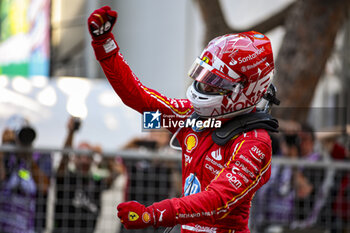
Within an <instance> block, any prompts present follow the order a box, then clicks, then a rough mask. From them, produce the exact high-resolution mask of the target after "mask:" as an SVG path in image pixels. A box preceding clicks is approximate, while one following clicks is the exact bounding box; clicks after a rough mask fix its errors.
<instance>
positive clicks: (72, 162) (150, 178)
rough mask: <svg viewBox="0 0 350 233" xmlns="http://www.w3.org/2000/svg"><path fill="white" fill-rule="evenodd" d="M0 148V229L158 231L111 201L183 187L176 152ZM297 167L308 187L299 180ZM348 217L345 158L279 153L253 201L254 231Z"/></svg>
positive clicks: (157, 196) (308, 226)
mask: <svg viewBox="0 0 350 233" xmlns="http://www.w3.org/2000/svg"><path fill="white" fill-rule="evenodd" d="M0 153H1V154H2V158H1V159H2V161H3V165H4V166H3V167H1V166H0V178H1V179H0V180H1V181H0V184H1V186H0V187H1V189H0V232H48V233H49V232H70V233H71V232H96V233H100V232H113V233H117V232H163V231H164V229H163V228H160V229H156V230H154V229H153V228H149V229H146V230H133V231H128V230H125V229H124V228H123V227H122V226H121V225H120V223H119V221H118V220H117V217H116V215H117V211H116V206H117V204H118V203H120V202H122V201H125V200H137V201H139V202H141V203H143V204H145V205H148V204H151V203H153V202H156V201H160V200H163V199H166V198H171V197H177V196H180V195H181V192H182V190H181V157H180V154H159V153H146V152H144V153H143V152H140V151H134V152H125V151H120V152H115V153H105V154H104V155H103V157H101V156H100V155H97V154H94V153H91V152H88V151H83V150H60V149H50V148H41V149H40V148H39V149H31V150H29V151H28V150H25V149H20V148H15V147H11V146H2V147H0ZM15 153H16V156H14V154H15ZM29 158H30V159H29ZM0 165H1V164H0ZM301 174H304V176H305V177H304V179H306V178H307V180H308V181H307V182H306V184H308V185H309V186H308V188H305V187H303V186H302V185H301V184H298V180H303V179H302V178H301V177H302V176H301ZM304 181H305V180H304ZM310 187H311V188H310ZM348 222H350V163H347V162H345V161H332V160H329V159H328V160H327V159H326V160H324V161H322V162H310V161H303V160H288V159H283V158H277V157H276V158H274V159H273V166H272V175H271V179H270V181H269V182H268V184H266V185H265V186H264V187H263V188H261V189H260V190H259V191H258V192H257V193H256V195H255V197H254V199H253V201H252V209H251V217H250V229H251V231H252V232H259V233H260V232H269V233H272V232H276V233H277V232H309V233H311V232H350V230H349V228H348ZM179 229H180V228H179V226H177V227H175V228H174V229H173V232H179Z"/></svg>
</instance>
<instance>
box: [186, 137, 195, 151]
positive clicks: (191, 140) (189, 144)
mask: <svg viewBox="0 0 350 233" xmlns="http://www.w3.org/2000/svg"><path fill="white" fill-rule="evenodd" d="M197 144H198V138H197V136H196V135H195V134H189V135H187V137H186V138H185V145H186V151H187V152H191V151H192V150H193V149H194V148H196V146H197Z"/></svg>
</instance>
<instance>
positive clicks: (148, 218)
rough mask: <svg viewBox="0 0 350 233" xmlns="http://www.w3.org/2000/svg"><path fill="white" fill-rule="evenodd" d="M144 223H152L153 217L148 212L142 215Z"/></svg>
mask: <svg viewBox="0 0 350 233" xmlns="http://www.w3.org/2000/svg"><path fill="white" fill-rule="evenodd" d="M142 221H143V222H144V223H149V221H151V215H150V214H149V213H148V212H144V213H143V214H142Z"/></svg>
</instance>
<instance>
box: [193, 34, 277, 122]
mask: <svg viewBox="0 0 350 233" xmlns="http://www.w3.org/2000/svg"><path fill="white" fill-rule="evenodd" d="M273 71H274V62H273V54H272V48H271V43H270V40H269V39H268V38H267V37H266V36H265V35H263V34H261V33H258V32H254V31H250V32H243V33H239V34H228V35H224V36H220V37H217V38H215V39H213V40H212V41H210V42H209V44H208V46H207V47H206V48H205V49H204V51H203V52H202V54H201V56H200V57H199V58H197V59H196V60H195V62H194V64H193V65H192V67H191V69H190V71H189V76H190V77H191V78H193V79H194V80H195V81H194V82H193V83H192V85H191V86H190V87H189V88H188V90H187V98H188V99H189V100H190V102H191V103H192V105H193V107H194V110H195V112H196V113H197V114H198V115H200V116H202V117H217V118H220V117H232V116H235V115H239V114H242V113H247V112H249V111H251V110H253V109H254V107H255V106H256V105H257V104H258V102H259V101H260V100H261V99H262V97H263V96H264V94H265V93H266V91H267V89H268V87H269V86H270V84H271V82H272V77H273V75H272V74H273Z"/></svg>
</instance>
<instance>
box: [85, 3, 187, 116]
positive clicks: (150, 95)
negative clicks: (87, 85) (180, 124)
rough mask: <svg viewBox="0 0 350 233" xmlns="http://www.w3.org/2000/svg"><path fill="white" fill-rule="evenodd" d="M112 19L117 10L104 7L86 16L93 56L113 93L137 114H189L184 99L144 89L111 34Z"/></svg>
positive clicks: (115, 17) (114, 17)
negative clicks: (157, 112) (87, 17)
mask: <svg viewBox="0 0 350 233" xmlns="http://www.w3.org/2000/svg"><path fill="white" fill-rule="evenodd" d="M116 19H117V12H115V11H112V10H111V8H110V7H108V6H104V7H102V8H100V9H98V10H95V11H94V12H93V13H92V14H91V15H90V17H89V19H88V25H89V31H90V34H91V37H92V47H93V48H94V51H95V55H96V58H97V60H98V61H99V62H100V64H101V66H102V69H103V71H104V73H105V75H106V77H107V79H108V81H109V82H110V84H111V85H112V87H113V89H114V90H115V92H116V93H117V94H118V95H119V97H120V98H121V99H122V101H123V102H124V103H125V104H126V105H127V106H129V107H131V108H133V109H135V110H136V111H138V112H140V113H143V112H144V111H156V110H159V111H160V112H161V113H163V114H168V115H170V114H172V115H175V116H176V117H181V118H182V117H187V116H189V115H190V114H191V113H192V111H193V108H192V105H191V104H190V102H189V101H188V100H187V99H172V98H168V97H166V96H164V95H162V94H160V93H159V92H157V91H155V90H153V89H150V88H147V87H145V86H144V85H142V83H141V82H140V81H139V79H138V78H137V77H136V75H135V74H134V73H133V72H132V70H131V69H130V67H129V65H128V64H127V63H126V61H125V60H124V58H123V56H122V55H121V53H120V52H119V46H118V44H117V42H116V41H115V39H114V36H113V34H112V33H111V30H112V28H113V26H114V24H115V22H116Z"/></svg>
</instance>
